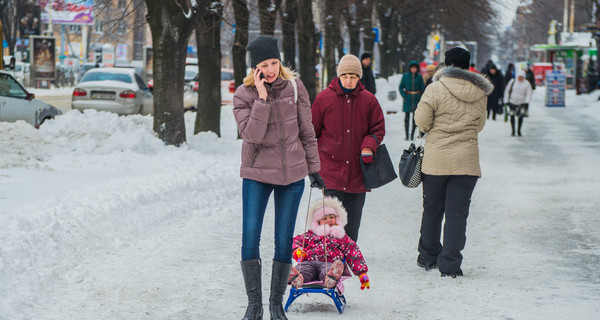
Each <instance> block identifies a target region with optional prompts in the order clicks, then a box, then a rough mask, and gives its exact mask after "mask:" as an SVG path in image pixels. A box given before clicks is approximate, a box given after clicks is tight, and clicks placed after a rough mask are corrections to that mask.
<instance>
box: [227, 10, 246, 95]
mask: <svg viewBox="0 0 600 320" xmlns="http://www.w3.org/2000/svg"><path fill="white" fill-rule="evenodd" d="M246 2H247V1H245V0H233V11H234V15H235V39H234V43H233V48H232V50H231V52H232V54H233V77H234V78H235V87H236V88H237V87H239V86H241V85H242V83H243V81H244V77H246V46H247V45H248V19H249V16H250V12H249V11H248V6H247V5H246Z"/></svg>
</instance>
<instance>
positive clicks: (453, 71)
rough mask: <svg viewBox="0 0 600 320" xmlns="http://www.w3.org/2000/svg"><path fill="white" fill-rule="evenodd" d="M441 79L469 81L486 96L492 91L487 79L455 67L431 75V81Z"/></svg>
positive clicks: (492, 88) (492, 87)
mask: <svg viewBox="0 0 600 320" xmlns="http://www.w3.org/2000/svg"><path fill="white" fill-rule="evenodd" d="M442 77H448V78H455V79H461V80H466V81H469V82H471V83H472V84H474V85H475V86H477V87H478V88H480V89H481V90H483V91H484V92H485V94H486V95H489V94H490V93H492V91H493V90H494V86H493V85H492V84H491V83H490V81H489V80H488V79H486V78H485V77H483V76H482V75H480V74H478V73H475V72H470V71H468V70H463V69H460V68H455V67H445V68H442V69H440V70H439V71H438V72H436V73H435V74H434V75H433V81H438V80H440V79H442Z"/></svg>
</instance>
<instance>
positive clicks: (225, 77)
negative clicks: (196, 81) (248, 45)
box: [221, 71, 233, 80]
mask: <svg viewBox="0 0 600 320" xmlns="http://www.w3.org/2000/svg"><path fill="white" fill-rule="evenodd" d="M221 80H233V72H229V71H221Z"/></svg>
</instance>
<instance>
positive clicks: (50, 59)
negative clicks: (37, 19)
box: [29, 36, 56, 80]
mask: <svg viewBox="0 0 600 320" xmlns="http://www.w3.org/2000/svg"><path fill="white" fill-rule="evenodd" d="M29 46H30V47H29V52H31V53H32V54H31V70H32V75H31V77H32V78H33V79H35V80H54V77H55V72H56V63H55V61H56V56H55V55H56V40H55V39H54V38H51V37H38V36H32V37H30V38H29Z"/></svg>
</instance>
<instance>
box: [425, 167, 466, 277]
mask: <svg viewBox="0 0 600 320" xmlns="http://www.w3.org/2000/svg"><path fill="white" fill-rule="evenodd" d="M477 178H478V177H477V176H432V175H428V174H423V219H422V220H421V238H420V239H419V259H420V260H422V261H423V262H425V264H427V265H432V264H434V263H437V265H438V269H439V270H440V272H443V273H455V272H459V271H462V270H461V269H460V265H461V263H462V258H463V257H462V254H461V253H460V252H461V251H462V250H463V249H464V247H465V242H466V239H467V237H466V230H467V217H468V216H469V206H470V204H471V195H472V194H473V189H475V184H476V183H477ZM444 216H445V218H446V222H445V223H444V239H443V245H442V243H440V235H441V231H442V219H443V218H444Z"/></svg>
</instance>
